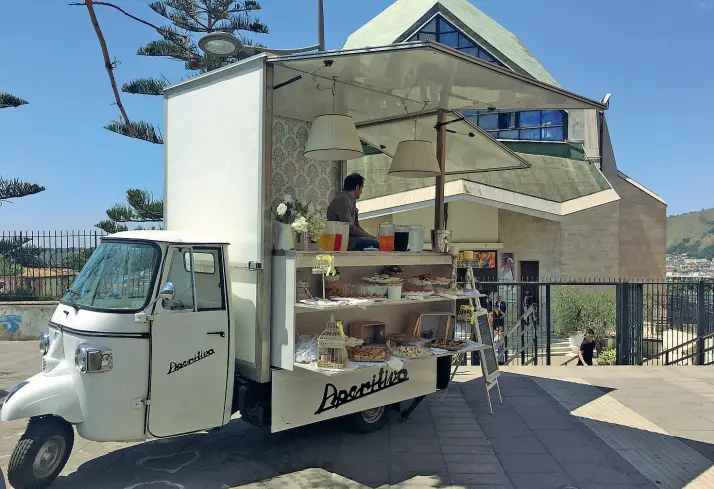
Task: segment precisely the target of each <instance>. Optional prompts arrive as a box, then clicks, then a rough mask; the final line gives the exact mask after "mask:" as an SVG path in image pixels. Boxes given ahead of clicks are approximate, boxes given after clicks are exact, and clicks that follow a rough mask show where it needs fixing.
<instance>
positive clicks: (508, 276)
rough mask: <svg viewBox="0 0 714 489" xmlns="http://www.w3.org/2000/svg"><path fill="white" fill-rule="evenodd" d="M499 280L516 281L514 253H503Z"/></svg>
mask: <svg viewBox="0 0 714 489" xmlns="http://www.w3.org/2000/svg"><path fill="white" fill-rule="evenodd" d="M498 280H499V281H501V282H515V281H516V260H515V257H514V256H513V253H501V262H500V263H499V268H498Z"/></svg>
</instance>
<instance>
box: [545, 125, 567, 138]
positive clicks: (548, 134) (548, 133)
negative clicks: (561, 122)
mask: <svg viewBox="0 0 714 489" xmlns="http://www.w3.org/2000/svg"><path fill="white" fill-rule="evenodd" d="M542 131H543V141H562V140H563V128H562V127H548V128H545V127H544V128H543V129H542Z"/></svg>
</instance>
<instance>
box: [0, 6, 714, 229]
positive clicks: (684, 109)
mask: <svg viewBox="0 0 714 489" xmlns="http://www.w3.org/2000/svg"><path fill="white" fill-rule="evenodd" d="M115 1H116V3H117V4H118V5H120V6H122V7H124V8H125V9H127V10H129V11H130V12H132V13H135V14H136V15H139V16H141V17H144V18H146V19H147V20H151V21H153V22H156V23H159V22H160V19H161V18H160V17H158V16H156V15H155V14H154V13H153V12H152V11H151V10H150V9H149V8H148V7H147V4H148V1H145V0H115ZM2 3H3V6H2V7H0V45H1V46H4V49H3V50H2V52H0V91H5V92H10V93H13V94H14V95H17V96H19V97H22V98H24V99H26V100H28V101H30V105H27V106H23V107H20V108H18V109H6V110H2V111H0V175H2V176H4V177H20V178H22V179H24V180H28V181H33V182H37V183H40V184H42V185H44V186H45V187H47V190H46V191H45V192H43V193H41V194H38V195H35V196H31V197H26V198H23V199H18V200H16V201H15V202H14V203H11V204H5V205H3V206H2V208H0V229H5V230H22V229H26V230H38V229H42V230H61V229H90V228H91V227H92V225H93V224H94V223H96V222H97V221H99V220H100V219H102V218H103V217H104V210H105V209H106V208H108V207H110V206H111V205H112V204H114V203H116V202H119V201H122V200H123V199H124V192H125V190H126V189H127V188H130V187H138V188H144V189H148V190H150V191H152V192H154V193H155V194H156V195H161V194H162V193H163V188H162V185H163V148H162V147H161V146H156V145H152V144H150V143H146V142H143V141H135V140H132V139H129V138H125V137H121V136H118V135H116V134H114V133H111V132H109V131H106V130H104V129H103V128H102V127H103V126H104V125H106V124H107V123H108V122H109V121H111V120H112V119H115V118H117V116H118V110H117V109H116V107H114V106H113V105H112V102H113V97H112V93H111V89H110V86H109V83H108V79H107V74H106V72H105V70H104V67H103V61H102V57H101V52H100V49H99V45H98V43H97V40H96V37H95V34H94V31H93V29H92V26H91V24H90V22H89V18H88V14H87V11H86V9H84V8H83V7H70V6H68V5H67V3H68V2H66V1H60V0H51V1H50V0H40V1H37V2H33V9H32V10H33V11H32V12H30V9H29V8H28V5H29V2H27V1H20V0H3V2H2ZM261 3H262V6H263V10H262V11H261V12H259V17H260V18H261V20H262V21H263V22H264V23H266V24H267V25H268V27H269V28H270V30H271V33H270V34H268V35H260V36H254V37H253V38H254V39H255V40H256V41H258V42H261V43H263V44H265V45H268V46H272V47H275V48H291V47H301V46H307V45H310V44H314V43H315V42H316V30H315V29H316V19H315V4H316V2H315V1H314V0H263V1H262V2H261ZM390 3H391V1H390V0H362V1H359V2H356V1H344V0H325V18H326V24H327V25H326V41H327V47H328V48H329V49H335V48H339V47H340V46H341V45H342V43H343V42H344V40H345V39H346V37H347V36H348V35H349V34H350V33H351V32H352V31H354V30H356V29H357V28H359V27H360V26H361V25H363V24H364V23H366V22H367V21H369V20H370V19H371V18H372V17H374V16H375V15H377V14H378V13H379V12H381V11H382V10H383V9H384V8H386V7H387V6H388V5H389V4H390ZM473 3H474V4H475V5H476V6H477V7H479V8H480V9H482V10H483V11H484V12H485V13H486V14H488V15H489V16H491V17H492V18H494V19H495V20H496V21H498V22H499V23H501V24H502V25H504V26H505V27H506V28H508V29H509V30H510V31H512V32H514V33H515V34H516V35H517V36H518V37H519V38H520V39H521V41H523V43H524V44H525V45H526V46H527V47H528V48H529V49H530V50H531V52H533V54H534V55H535V56H536V57H537V58H538V59H539V60H540V61H541V62H542V63H543V65H545V67H546V68H547V69H548V70H549V71H550V72H551V73H552V74H553V75H554V76H555V78H556V79H558V81H559V82H560V83H561V84H562V85H563V87H565V88H566V89H568V90H572V91H574V92H577V93H579V94H582V95H585V96H587V97H590V98H594V99H600V98H601V97H602V96H603V95H604V94H605V93H607V92H611V93H612V94H613V97H612V101H611V108H610V110H609V111H608V112H607V117H608V124H609V127H610V132H611V136H612V139H613V145H614V148H615V155H616V158H617V161H618V166H619V167H620V169H621V170H622V171H624V172H625V173H627V174H628V175H629V176H631V177H632V178H634V179H636V180H638V181H639V182H640V183H642V184H644V185H646V186H647V187H649V188H650V189H652V190H653V191H655V192H656V193H658V194H659V195H661V196H662V197H663V198H664V199H665V200H666V201H667V203H668V205H669V208H668V213H669V214H679V213H682V212H687V211H691V210H699V209H702V208H709V207H714V192H712V186H711V182H712V173H711V172H712V170H711V168H712V166H713V165H712V164H713V163H714V156H712V152H711V150H709V149H708V147H706V145H705V146H702V144H703V143H704V142H706V141H708V140H709V137H711V136H712V129H714V119H713V118H712V114H714V84H712V78H713V76H714V63H712V54H711V53H712V48H714V0H679V1H676V2H675V1H672V0H628V1H626V2H623V1H616V0H597V1H595V0H587V1H572V0H553V1H549V2H533V1H525V0H480V1H474V2H473ZM96 8H97V11H98V16H99V20H100V23H101V26H102V28H103V31H104V35H105V37H106V39H107V43H108V46H109V51H110V54H111V55H112V56H113V57H115V58H117V59H118V60H119V61H120V62H121V63H120V64H119V65H118V68H117V70H116V77H117V81H118V83H120V84H121V83H123V82H125V81H128V80H130V79H132V78H135V77H138V76H157V75H164V76H166V77H167V78H168V79H169V80H171V81H178V80H180V79H181V77H182V76H183V69H182V64H181V63H178V62H175V61H171V60H165V59H156V58H149V57H141V56H136V54H135V53H136V49H137V48H138V47H140V46H142V45H144V44H145V43H146V42H148V41H150V40H152V39H155V38H156V37H157V35H156V33H155V32H153V31H152V30H151V29H150V28H148V27H145V26H143V25H140V24H138V23H136V22H134V21H132V20H130V19H128V18H126V17H124V16H122V15H121V14H119V13H118V12H116V11H114V10H112V9H107V8H106V7H96ZM30 14H31V15H30ZM28 17H31V18H32V25H33V26H35V28H31V29H30V28H28V27H27V22H25V21H24V20H25V19H27V18H28ZM37 26H42V28H41V29H40V28H37ZM53 26H55V27H53ZM9 46H14V47H13V48H9ZM122 100H123V102H124V105H125V107H126V109H127V111H128V114H129V117H130V118H131V119H132V120H141V119H143V120H147V121H150V122H153V123H155V124H158V125H162V115H163V110H162V105H163V102H162V99H161V98H160V97H145V96H138V95H128V94H124V95H123V97H122Z"/></svg>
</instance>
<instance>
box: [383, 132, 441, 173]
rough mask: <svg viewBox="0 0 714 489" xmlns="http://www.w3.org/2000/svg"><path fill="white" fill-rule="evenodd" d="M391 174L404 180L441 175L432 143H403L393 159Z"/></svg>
mask: <svg viewBox="0 0 714 489" xmlns="http://www.w3.org/2000/svg"><path fill="white" fill-rule="evenodd" d="M389 174H390V175H394V176H397V177H404V178H428V177H435V176H438V175H441V169H440V168H439V162H438V161H437V160H436V152H435V151H434V145H433V144H431V141H420V140H413V141H412V140H409V141H402V142H400V143H399V145H398V146H397V152H396V153H394V158H392V165H391V166H390V167H389Z"/></svg>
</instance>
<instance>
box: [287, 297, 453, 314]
mask: <svg viewBox="0 0 714 489" xmlns="http://www.w3.org/2000/svg"><path fill="white" fill-rule="evenodd" d="M453 300H455V299H454V296H450V297H444V296H437V297H426V298H424V299H402V300H400V301H390V300H385V301H380V302H362V303H359V304H345V305H341V306H313V305H310V304H303V303H301V302H297V303H295V313H296V314H301V313H306V312H317V311H320V312H324V311H341V310H345V309H367V308H372V307H387V306H404V305H415V304H423V303H428V302H446V301H453Z"/></svg>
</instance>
